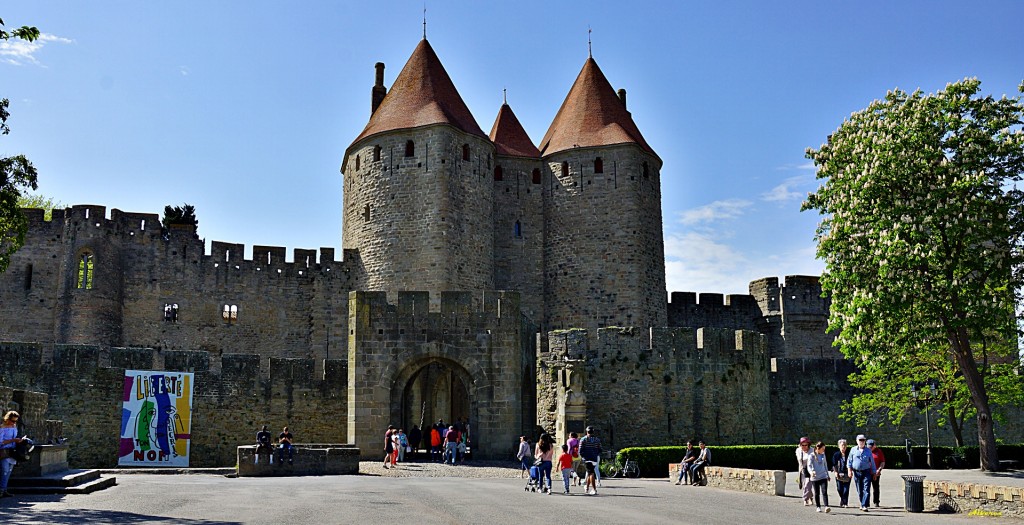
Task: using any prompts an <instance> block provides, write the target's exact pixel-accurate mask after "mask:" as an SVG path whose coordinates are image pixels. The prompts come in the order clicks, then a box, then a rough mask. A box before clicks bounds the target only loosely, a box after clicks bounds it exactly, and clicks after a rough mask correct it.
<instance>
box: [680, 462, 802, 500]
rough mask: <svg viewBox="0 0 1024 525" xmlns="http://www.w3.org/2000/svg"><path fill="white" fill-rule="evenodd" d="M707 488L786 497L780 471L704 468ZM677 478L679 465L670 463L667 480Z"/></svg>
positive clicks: (784, 479)
mask: <svg viewBox="0 0 1024 525" xmlns="http://www.w3.org/2000/svg"><path fill="white" fill-rule="evenodd" d="M704 475H705V476H707V480H708V484H707V486H709V487H718V488H720V489H727V490H737V491H740V492H753V493H755V494H765V495H768V496H785V495H786V473H785V472H784V471H782V470H754V469H749V468H730V467H705V468H704ZM678 478H679V463H670V464H669V466H668V479H669V481H672V482H673V483H674V482H675V480H676V479H678Z"/></svg>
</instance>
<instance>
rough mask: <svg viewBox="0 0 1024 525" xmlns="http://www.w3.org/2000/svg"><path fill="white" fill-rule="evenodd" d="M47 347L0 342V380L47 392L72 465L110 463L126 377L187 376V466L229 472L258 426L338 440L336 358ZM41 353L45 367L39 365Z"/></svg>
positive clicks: (342, 429)
mask: <svg viewBox="0 0 1024 525" xmlns="http://www.w3.org/2000/svg"><path fill="white" fill-rule="evenodd" d="M47 346H48V345H43V344H39V343H0V379H2V383H3V384H4V385H5V386H10V387H14V388H24V389H28V390H35V391H39V392H46V393H48V394H49V412H50V414H51V415H53V416H56V417H51V418H50V419H62V420H63V422H64V424H63V429H64V437H66V438H68V439H69V444H70V445H71V447H70V449H69V452H68V462H69V464H70V465H71V466H73V467H81V466H85V467H92V468H112V467H115V466H116V465H117V450H118V440H119V436H120V429H121V399H122V396H123V395H124V371H125V370H126V369H128V370H170V371H178V372H194V373H195V384H194V391H193V404H192V407H193V410H192V428H193V435H192V448H191V460H192V461H191V465H192V466H227V465H233V464H234V462H235V447H236V446H238V445H242V444H251V443H255V441H256V437H255V436H256V431H257V430H258V429H259V427H260V426H261V425H264V424H265V425H269V426H270V428H271V430H272V431H275V432H279V431H280V429H281V427H283V426H284V425H288V426H289V427H291V429H292V431H293V433H295V435H296V441H297V442H303V443H309V442H314V443H315V442H330V443H337V442H339V441H344V437H345V434H346V432H347V429H346V422H347V414H346V410H347V407H348V405H347V403H346V402H345V401H346V393H347V389H348V370H347V365H348V362H347V360H345V359H329V360H326V361H324V362H322V363H321V364H320V365H321V366H320V367H317V366H315V363H314V360H313V359H309V358H277V357H270V358H269V359H267V358H265V357H261V356H260V355H255V354H224V355H221V356H211V355H210V354H209V353H208V352H205V351H175V350H164V351H157V350H154V349H151V348H122V347H107V346H98V345H63V344H56V345H52V346H51V347H49V348H47ZM44 353H48V354H50V355H52V359H50V360H44V359H43V354H44ZM317 368H322V369H323V370H324V372H323V373H317V372H316V371H315V369H317ZM30 437H31V436H30Z"/></svg>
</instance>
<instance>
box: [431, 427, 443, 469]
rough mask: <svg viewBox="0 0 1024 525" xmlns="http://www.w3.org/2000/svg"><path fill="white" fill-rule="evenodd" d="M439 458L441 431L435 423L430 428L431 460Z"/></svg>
mask: <svg viewBox="0 0 1024 525" xmlns="http://www.w3.org/2000/svg"><path fill="white" fill-rule="evenodd" d="M439 459H441V431H440V430H438V429H437V426H436V425H435V426H433V427H431V428H430V460H431V461H437V460H439Z"/></svg>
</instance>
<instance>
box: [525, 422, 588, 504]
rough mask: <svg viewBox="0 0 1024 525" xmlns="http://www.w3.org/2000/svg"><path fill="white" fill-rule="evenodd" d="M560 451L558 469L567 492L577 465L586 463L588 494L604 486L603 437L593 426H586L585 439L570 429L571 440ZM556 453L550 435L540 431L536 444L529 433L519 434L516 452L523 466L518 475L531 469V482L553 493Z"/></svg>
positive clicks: (540, 489) (548, 492)
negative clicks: (601, 468) (529, 437)
mask: <svg viewBox="0 0 1024 525" xmlns="http://www.w3.org/2000/svg"><path fill="white" fill-rule="evenodd" d="M561 450H562V453H561V454H560V455H559V456H558V468H559V470H561V472H562V483H563V485H564V492H565V494H569V485H570V483H571V482H572V480H573V478H574V477H575V473H576V466H577V465H578V464H579V463H580V462H583V464H584V466H585V467H586V471H587V475H586V478H585V480H583V481H584V485H585V486H584V490H585V491H586V493H587V494H590V495H597V488H598V487H600V486H601V470H600V464H601V440H600V439H599V438H598V437H597V436H596V435H595V431H594V427H587V430H586V435H585V436H583V438H582V439H581V438H580V437H579V435H578V434H577V433H576V432H571V433H570V434H569V439H567V440H566V442H565V443H563V444H562V446H561ZM554 455H555V440H554V439H553V438H552V437H551V435H550V434H548V433H546V432H545V433H543V434H541V435H540V437H539V438H538V439H537V444H536V445H535V446H533V447H531V446H530V440H529V439H528V438H527V437H526V436H520V438H519V450H518V452H516V458H517V459H518V460H519V463H520V465H521V467H522V471H521V472H520V474H519V477H523V475H524V474H525V473H526V472H529V473H530V480H531V483H536V485H537V489H538V490H539V491H540V492H542V493H544V492H546V493H547V494H549V495H550V494H551V470H552V467H553V466H554V464H553V461H552V460H553V459H554ZM545 480H546V482H547V484H546V485H545Z"/></svg>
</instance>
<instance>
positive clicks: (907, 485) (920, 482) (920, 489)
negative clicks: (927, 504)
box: [901, 476, 924, 512]
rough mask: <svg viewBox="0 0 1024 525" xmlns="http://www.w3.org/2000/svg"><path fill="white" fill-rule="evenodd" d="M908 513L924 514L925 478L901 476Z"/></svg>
mask: <svg viewBox="0 0 1024 525" xmlns="http://www.w3.org/2000/svg"><path fill="white" fill-rule="evenodd" d="M901 477H902V478H903V498H904V504H905V508H906V509H907V512H924V476H901Z"/></svg>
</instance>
